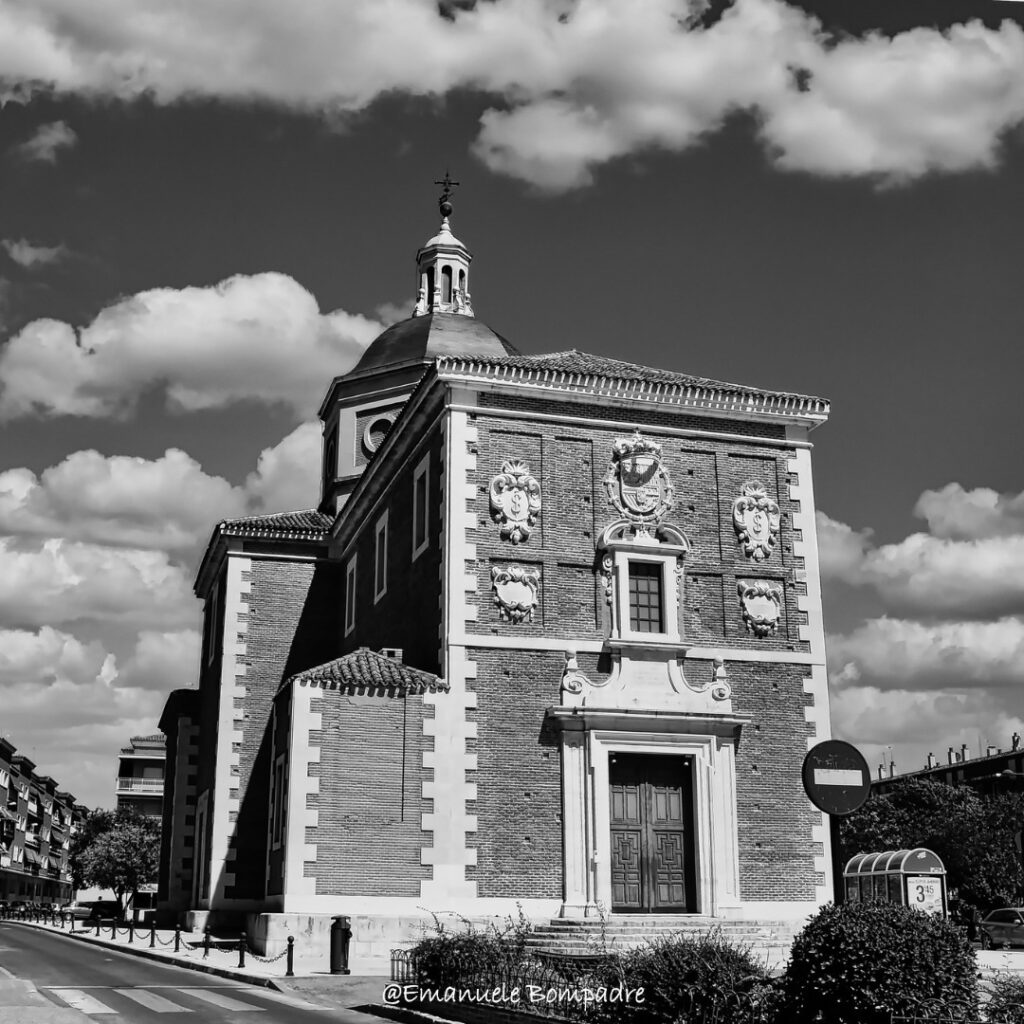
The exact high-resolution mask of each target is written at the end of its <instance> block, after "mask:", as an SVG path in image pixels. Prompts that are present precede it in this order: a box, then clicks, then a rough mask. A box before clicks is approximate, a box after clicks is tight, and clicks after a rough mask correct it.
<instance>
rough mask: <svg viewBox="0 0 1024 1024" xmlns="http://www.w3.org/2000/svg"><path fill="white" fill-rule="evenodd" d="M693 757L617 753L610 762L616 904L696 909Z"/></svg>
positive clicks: (620, 908)
mask: <svg viewBox="0 0 1024 1024" xmlns="http://www.w3.org/2000/svg"><path fill="white" fill-rule="evenodd" d="M690 764H691V759H690V758H687V757H680V756H672V755H666V756H662V755H650V754H616V755H613V756H612V759H611V761H610V763H609V791H610V794H609V795H610V802H611V881H612V910H613V911H616V912H639V913H644V912H647V913H650V912H654V911H660V912H662V913H666V912H668V913H686V912H692V911H693V910H695V909H696V906H695V900H694V895H693V894H694V889H695V885H694V876H693V846H692V842H693V839H692V834H693V828H692V803H693V798H692V791H691V786H690V773H691V767H690Z"/></svg>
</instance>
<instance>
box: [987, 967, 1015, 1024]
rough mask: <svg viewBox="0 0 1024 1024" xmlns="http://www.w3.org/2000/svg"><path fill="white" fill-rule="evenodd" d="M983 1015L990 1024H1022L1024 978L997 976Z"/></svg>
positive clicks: (1012, 975) (1009, 975) (1010, 975)
mask: <svg viewBox="0 0 1024 1024" xmlns="http://www.w3.org/2000/svg"><path fill="white" fill-rule="evenodd" d="M985 1015H986V1016H987V1017H988V1019H989V1020H990V1021H991V1022H992V1024H1024V978H1022V977H1021V976H1020V975H1019V974H997V975H996V977H995V980H994V981H993V983H992V997H991V999H989V1001H988V1004H987V1005H986V1007H985Z"/></svg>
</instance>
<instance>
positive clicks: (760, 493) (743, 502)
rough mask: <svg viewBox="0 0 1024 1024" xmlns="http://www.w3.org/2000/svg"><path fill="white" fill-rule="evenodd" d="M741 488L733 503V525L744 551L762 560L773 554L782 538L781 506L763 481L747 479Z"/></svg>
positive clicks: (756, 559)
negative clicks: (780, 531) (776, 543)
mask: <svg viewBox="0 0 1024 1024" xmlns="http://www.w3.org/2000/svg"><path fill="white" fill-rule="evenodd" d="M742 490H743V493H742V494H741V495H740V496H739V497H738V498H737V499H736V500H735V501H734V502H733V503H732V524H733V526H734V527H735V529H736V536H737V537H738V538H739V541H740V543H741V544H742V545H743V553H744V554H745V555H746V556H747V557H748V558H753V559H754V560H755V561H758V562H760V561H763V560H764V559H765V558H767V557H768V556H769V555H770V554H771V550H772V548H773V547H775V542H776V541H777V540H778V538H779V506H778V504H777V503H776V502H775V501H773V500H772V499H771V498H769V497H768V491H767V488H766V487H765V486H764V484H763V483H761V481H760V480H750V481H748V482H747V483H745V484H744V485H743V488H742Z"/></svg>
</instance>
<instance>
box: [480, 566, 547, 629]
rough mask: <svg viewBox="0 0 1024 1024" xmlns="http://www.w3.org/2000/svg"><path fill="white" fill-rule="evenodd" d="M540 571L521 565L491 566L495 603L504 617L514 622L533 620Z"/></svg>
mask: <svg viewBox="0 0 1024 1024" xmlns="http://www.w3.org/2000/svg"><path fill="white" fill-rule="evenodd" d="M539 585H540V573H539V572H538V571H537V570H536V569H524V568H523V566H521V565H495V566H493V567H492V568H491V586H492V587H493V588H494V603H495V604H496V605H497V606H498V613H499V614H500V616H501V617H502V618H503V619H506V620H507V621H509V622H512V623H520V622H532V621H533V610H534V609H535V608H536V607H537V587H538V586H539Z"/></svg>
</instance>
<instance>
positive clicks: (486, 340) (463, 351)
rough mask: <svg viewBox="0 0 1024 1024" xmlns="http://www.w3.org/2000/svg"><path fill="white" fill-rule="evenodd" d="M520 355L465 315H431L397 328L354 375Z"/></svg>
mask: <svg viewBox="0 0 1024 1024" xmlns="http://www.w3.org/2000/svg"><path fill="white" fill-rule="evenodd" d="M515 355H519V351H518V349H516V348H515V347H514V346H513V345H512V344H511V343H509V342H508V341H506V340H505V339H504V338H503V337H502V336H501V335H500V334H496V333H495V332H494V331H492V330H491V329H490V327H488V326H487V324H485V323H483V321H481V320H477V319H476V317H472V316H465V315H464V314H461V313H427V314H425V315H423V316H413V317H410V318H409V319H408V320H402V321H400V322H399V323H397V324H393V325H392V326H391V327H389V328H388V329H387V330H386V331H384V333H383V334H381V335H379V336H378V337H377V339H376V340H375V341H374V342H373V343H372V344H371V345H370V347H369V348H368V349H367V350H366V351H365V352H364V353H363V357H362V359H360V360H359V362H358V363H356V365H355V368H354V369H353V370H352V371H351V372H352V373H353V374H356V373H365V372H368V371H371V370H379V369H383V368H385V367H388V366H398V365H401V364H404V363H429V362H431V361H432V360H434V359H436V358H437V357H438V356H466V357H467V358H473V357H474V356H476V357H484V358H486V357H489V356H515Z"/></svg>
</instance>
